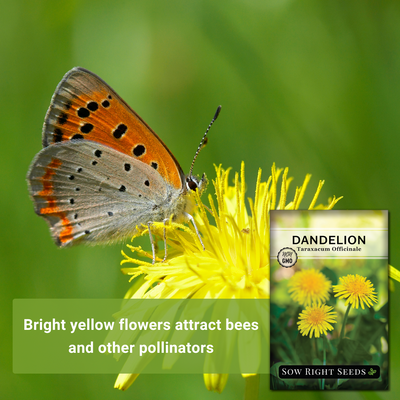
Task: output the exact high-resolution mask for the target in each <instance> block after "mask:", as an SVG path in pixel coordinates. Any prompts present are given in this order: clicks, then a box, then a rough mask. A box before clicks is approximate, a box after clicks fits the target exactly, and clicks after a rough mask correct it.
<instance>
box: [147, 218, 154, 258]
mask: <svg viewBox="0 0 400 400" xmlns="http://www.w3.org/2000/svg"><path fill="white" fill-rule="evenodd" d="M150 225H151V222H148V223H147V227H148V228H149V237H150V243H151V250H152V252H153V264H155V262H156V246H155V244H154V238H153V235H152V233H151V229H150Z"/></svg>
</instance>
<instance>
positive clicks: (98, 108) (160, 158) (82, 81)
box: [42, 67, 185, 189]
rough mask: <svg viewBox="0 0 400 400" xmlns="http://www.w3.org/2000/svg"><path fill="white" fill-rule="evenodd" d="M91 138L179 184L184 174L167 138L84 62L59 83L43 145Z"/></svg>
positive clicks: (50, 110) (176, 186)
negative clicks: (85, 65) (167, 142)
mask: <svg viewBox="0 0 400 400" xmlns="http://www.w3.org/2000/svg"><path fill="white" fill-rule="evenodd" d="M66 140H92V141H95V142H98V143H102V144H104V145H106V146H109V147H112V148H113V149H115V150H118V151H120V152H121V153H124V154H127V155H129V156H131V157H134V158H136V159H138V160H140V161H142V162H144V163H146V164H148V165H150V166H151V167H153V168H154V169H155V170H157V171H158V172H159V173H160V175H161V176H162V177H163V178H164V180H165V181H167V182H168V183H169V184H171V185H172V186H173V187H174V188H176V189H181V188H182V187H183V182H184V179H185V175H184V173H183V171H182V168H181V167H180V165H179V163H178V161H177V160H176V159H175V157H174V156H173V154H172V153H171V152H170V151H169V150H168V148H167V146H166V145H165V144H164V143H163V141H162V140H161V139H160V138H159V137H158V136H157V135H156V134H155V133H154V132H153V130H152V129H151V128H150V127H149V126H148V125H147V124H146V123H145V122H144V121H143V120H142V119H141V118H140V117H139V115H137V114H136V113H135V112H134V111H133V110H132V109H131V108H130V107H129V105H128V104H126V103H125V101H124V100H122V99H121V97H119V96H118V95H117V93H115V92H114V90H113V89H111V88H110V87H109V86H108V85H107V84H106V83H105V82H104V81H103V80H102V79H101V78H99V77H98V76H97V75H95V74H93V73H92V72H90V71H88V70H86V69H84V68H79V67H77V68H74V69H72V70H71V71H69V72H68V73H67V74H66V75H65V76H64V78H63V80H62V81H61V82H60V84H59V85H58V86H57V89H56V91H55V93H54V95H53V98H52V101H51V104H50V107H49V110H48V111H47V115H46V119H45V123H44V127H43V137H42V141H43V147H47V146H49V145H51V144H53V143H58V142H63V141H66Z"/></svg>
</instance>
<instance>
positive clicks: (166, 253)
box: [162, 218, 169, 262]
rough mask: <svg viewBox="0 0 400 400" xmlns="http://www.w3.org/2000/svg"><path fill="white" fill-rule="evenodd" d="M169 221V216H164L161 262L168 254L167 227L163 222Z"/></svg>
mask: <svg viewBox="0 0 400 400" xmlns="http://www.w3.org/2000/svg"><path fill="white" fill-rule="evenodd" d="M167 221H169V218H165V219H164V220H163V224H164V230H163V237H164V258H163V260H162V262H164V261H165V260H166V259H167V255H168V249H167V228H166V226H165V223H166V222H167Z"/></svg>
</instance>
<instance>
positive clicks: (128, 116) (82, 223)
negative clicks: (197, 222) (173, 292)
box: [27, 68, 205, 246]
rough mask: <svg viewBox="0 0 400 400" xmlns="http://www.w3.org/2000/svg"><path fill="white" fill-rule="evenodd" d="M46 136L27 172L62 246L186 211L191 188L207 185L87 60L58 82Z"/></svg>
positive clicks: (117, 236) (110, 237) (122, 233)
mask: <svg viewBox="0 0 400 400" xmlns="http://www.w3.org/2000/svg"><path fill="white" fill-rule="evenodd" d="M42 143H43V146H44V148H43V149H42V150H41V151H40V152H39V153H38V154H37V155H36V157H35V158H34V160H33V161H32V164H31V167H30V170H29V172H28V176H27V180H28V186H29V191H30V194H31V197H32V199H33V201H34V203H35V211H36V213H37V214H38V215H40V216H41V217H43V218H44V219H45V220H46V221H47V222H48V224H49V225H50V230H51V233H52V237H53V239H54V241H55V242H56V244H57V245H59V246H66V245H70V244H75V243H79V242H87V243H93V244H96V243H105V242H110V241H116V240H121V239H124V238H126V237H128V236H131V235H133V234H135V233H136V231H137V227H140V226H141V225H143V224H149V223H151V222H161V221H165V220H167V219H169V218H170V217H171V215H172V216H173V219H174V220H180V219H182V218H185V216H187V213H190V211H191V209H192V208H193V206H194V203H193V196H192V192H193V191H194V190H203V189H204V186H205V185H204V183H205V178H204V176H203V178H201V179H198V178H196V177H194V176H192V175H191V174H190V176H187V177H186V176H185V174H184V173H183V171H182V169H181V167H180V165H179V163H178V161H177V160H176V159H175V157H174V156H173V155H172V153H171V152H170V151H169V149H168V148H167V147H166V145H165V144H164V143H163V142H162V140H161V139H160V138H159V137H158V136H157V135H156V134H155V133H154V132H153V131H152V130H151V128H150V127H149V126H148V125H147V124H146V123H145V122H144V121H143V120H142V119H141V118H140V117H139V116H138V115H137V114H136V113H135V112H134V111H133V110H132V109H131V108H130V107H129V106H128V105H127V104H126V103H125V102H124V101H123V100H122V99H121V98H120V97H119V96H118V95H117V94H116V93H115V92H114V91H113V90H112V89H111V88H110V87H109V86H108V85H107V84H106V83H105V82H104V81H102V80H101V79H100V78H99V77H97V76H96V75H94V74H93V73H91V72H90V71H87V70H85V69H83V68H74V69H73V70H71V71H69V72H68V73H67V74H66V75H65V76H64V78H63V80H62V81H61V82H60V84H59V85H58V87H57V89H56V92H55V93H54V96H53V98H52V101H51V104H50V108H49V110H48V112H47V115H46V118H45V123H44V127H43V136H42Z"/></svg>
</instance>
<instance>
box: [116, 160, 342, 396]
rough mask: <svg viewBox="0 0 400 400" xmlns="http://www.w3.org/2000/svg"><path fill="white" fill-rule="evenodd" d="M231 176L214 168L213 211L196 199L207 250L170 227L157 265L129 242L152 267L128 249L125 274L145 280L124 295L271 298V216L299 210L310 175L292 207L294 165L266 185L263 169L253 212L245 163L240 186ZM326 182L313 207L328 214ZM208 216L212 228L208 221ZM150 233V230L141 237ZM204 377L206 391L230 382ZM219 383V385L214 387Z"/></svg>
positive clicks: (157, 230)
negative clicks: (164, 257) (321, 197)
mask: <svg viewBox="0 0 400 400" xmlns="http://www.w3.org/2000/svg"><path fill="white" fill-rule="evenodd" d="M282 172H283V173H282ZM229 173H230V169H228V170H224V169H223V168H221V166H219V167H216V178H215V180H213V182H212V183H213V186H214V188H215V195H216V202H217V204H215V200H214V197H213V196H211V195H209V196H208V201H209V207H206V206H205V205H204V204H203V203H202V202H201V200H200V197H199V195H198V194H197V193H196V194H195V197H196V201H197V208H196V210H195V214H194V218H195V221H196V225H197V227H198V230H199V232H200V234H201V237H202V241H203V243H204V246H205V250H203V247H202V245H201V243H200V241H199V238H198V236H197V235H196V232H195V230H194V229H193V227H192V226H187V225H183V224H178V223H173V222H170V223H169V224H167V226H166V230H167V243H168V246H169V249H168V258H167V260H166V261H165V262H162V256H160V258H157V259H156V263H155V264H152V263H151V260H152V255H151V254H149V253H147V252H145V251H143V250H142V249H141V248H140V247H134V246H130V245H128V247H129V248H130V249H131V251H132V252H136V253H137V254H139V255H141V256H145V257H147V258H148V259H150V261H149V262H146V261H143V260H140V259H137V258H132V257H130V256H128V255H127V254H125V253H124V252H122V254H123V256H124V260H122V262H121V264H125V263H131V264H134V265H135V266H134V267H130V268H123V270H122V271H123V272H124V273H125V274H128V275H131V276H132V279H134V278H136V277H139V276H142V279H141V280H140V282H139V283H136V285H135V287H134V288H132V290H130V291H129V292H128V293H127V295H126V298H132V299H138V298H140V299H142V298H164V299H182V298H189V297H190V298H199V299H216V298H221V299H230V298H239V299H243V298H247V299H248V298H261V299H265V298H269V283H270V282H269V267H270V252H269V211H270V210H275V209H281V210H283V209H285V210H297V209H298V208H299V206H300V203H301V201H302V199H303V196H304V194H305V191H306V188H307V185H308V183H309V181H310V178H311V175H307V176H306V177H305V179H304V182H303V184H302V186H300V187H297V188H296V191H295V195H294V198H293V200H292V201H290V202H287V193H288V189H289V185H290V182H291V180H292V179H291V178H288V177H287V175H288V168H286V169H285V170H284V171H283V170H282V169H276V168H275V164H274V165H273V166H272V173H271V176H270V177H269V178H268V181H267V182H261V170H259V173H258V176H257V183H256V191H255V197H254V200H253V199H250V198H249V199H248V208H249V210H250V212H249V210H248V208H247V205H246V202H245V188H246V184H245V174H244V163H242V166H241V172H240V174H239V173H236V174H235V184H234V186H231V185H229ZM280 176H281V177H282V179H281V183H280V184H279V183H278V181H279V178H280ZM323 184H324V181H320V182H319V185H318V188H317V190H316V193H315V195H314V198H313V200H312V202H311V204H310V206H309V209H310V210H311V209H318V210H329V209H331V208H333V206H334V205H335V204H336V203H337V202H338V201H339V200H340V198H338V199H337V198H335V197H333V199H331V200H330V201H329V204H328V205H326V206H324V205H319V206H316V202H317V198H318V195H319V193H320V191H321V189H322V186H323ZM279 185H280V190H279ZM279 191H280V193H278V192H279ZM278 194H279V199H278ZM209 216H210V217H211V219H212V220H214V223H212V222H210V219H209V218H210V217H209ZM163 229H164V225H163V224H162V223H154V224H153V225H152V228H151V230H152V233H153V234H155V235H158V236H159V237H160V238H162V237H163ZM147 232H148V230H147V229H146V228H144V230H143V231H142V232H141V234H145V233H147ZM205 380H206V382H207V389H209V390H216V391H218V392H221V391H222V390H223V386H224V385H225V383H226V377H224V379H217V377H216V376H215V374H214V376H213V379H211V378H210V379H209V377H206V378H205ZM124 382H126V385H124ZM131 382H132V380H129V376H124V379H123V380H121V379H119V380H118V387H119V388H121V389H126V387H127V386H129V385H130V383H131ZM213 382H217V383H216V384H215V385H214V384H213Z"/></svg>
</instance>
